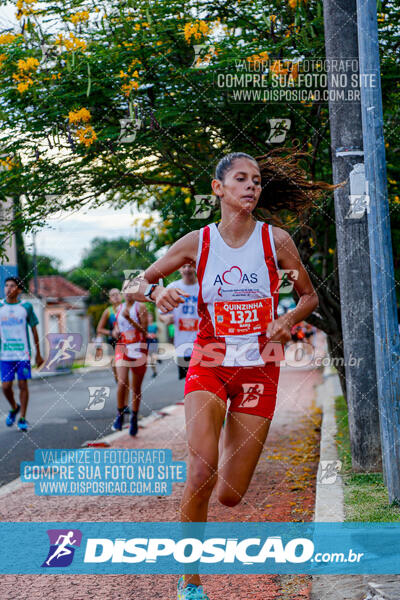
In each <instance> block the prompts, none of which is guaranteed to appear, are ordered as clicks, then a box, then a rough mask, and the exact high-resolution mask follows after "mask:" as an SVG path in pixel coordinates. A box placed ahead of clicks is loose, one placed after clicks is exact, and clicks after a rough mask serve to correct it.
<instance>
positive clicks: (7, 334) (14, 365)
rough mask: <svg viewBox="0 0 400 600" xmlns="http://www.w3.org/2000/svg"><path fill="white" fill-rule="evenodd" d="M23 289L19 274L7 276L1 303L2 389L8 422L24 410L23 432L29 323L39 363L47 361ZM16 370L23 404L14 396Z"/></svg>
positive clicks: (24, 428) (28, 370)
mask: <svg viewBox="0 0 400 600" xmlns="http://www.w3.org/2000/svg"><path fill="white" fill-rule="evenodd" d="M22 291H23V284H22V281H21V280H20V278H19V277H7V279H6V281H5V288H4V295H5V299H4V300H2V301H1V302H0V338H1V349H0V368H1V381H2V388H3V392H4V395H5V397H6V398H7V400H8V401H9V403H10V405H11V410H10V412H9V413H8V416H7V418H6V425H7V426H8V427H11V426H12V425H13V424H14V422H15V419H16V416H17V414H18V413H19V411H21V415H20V418H19V419H18V423H17V426H18V429H20V430H21V431H27V430H28V423H27V421H26V419H25V416H26V409H27V407H28V398H29V395H28V379H30V378H31V362H30V356H31V349H30V344H29V334H28V325H29V326H30V327H31V328H32V333H33V339H34V341H35V347H36V365H37V366H38V367H40V366H41V365H42V364H43V362H44V361H43V358H42V356H41V354H40V347H39V336H38V333H37V329H36V325H37V324H38V323H39V321H38V318H37V316H36V315H35V313H34V311H33V307H32V304H31V303H30V302H21V301H20V300H18V296H19V294H20V293H21V292H22ZM15 373H17V376H18V387H19V400H20V404H17V403H16V402H15V399H14V392H13V381H14V377H15Z"/></svg>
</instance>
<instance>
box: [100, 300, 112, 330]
mask: <svg viewBox="0 0 400 600" xmlns="http://www.w3.org/2000/svg"><path fill="white" fill-rule="evenodd" d="M108 310H109V309H108V307H107V308H105V309H104V311H103V314H102V315H101V317H100V321H99V324H98V325H97V329H96V333H97V334H100V335H111V334H112V331H111V330H110V329H107V328H106V323H107V319H108V317H109V314H108Z"/></svg>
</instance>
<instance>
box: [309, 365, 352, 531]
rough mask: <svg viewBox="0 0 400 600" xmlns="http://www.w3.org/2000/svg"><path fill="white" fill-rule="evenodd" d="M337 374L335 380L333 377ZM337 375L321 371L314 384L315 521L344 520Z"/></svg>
mask: <svg viewBox="0 0 400 600" xmlns="http://www.w3.org/2000/svg"><path fill="white" fill-rule="evenodd" d="M335 378H336V381H335ZM338 381H339V378H338V376H337V375H333V374H331V373H329V371H328V372H327V370H325V371H324V382H323V383H322V384H321V385H320V386H318V388H317V404H318V406H320V407H321V408H322V426H321V446H320V460H319V465H318V472H317V486H316V494H315V496H316V497H315V512H314V521H317V522H321V521H324V522H338V521H344V517H345V515H344V494H343V480H342V477H341V475H340V474H339V472H335V471H339V470H340V468H341V464H340V461H339V457H338V452H337V447H336V440H335V435H336V433H337V427H336V417H335V396H337V395H338V388H337V385H338ZM329 465H331V466H332V471H333V474H332V475H331V476H330V477H327V469H328V467H329Z"/></svg>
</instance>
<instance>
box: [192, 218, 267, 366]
mask: <svg viewBox="0 0 400 600" xmlns="http://www.w3.org/2000/svg"><path fill="white" fill-rule="evenodd" d="M196 269H197V277H198V280H199V300H198V312H199V317H200V324H199V330H198V334H197V338H196V341H198V342H199V343H200V344H201V345H202V346H204V345H205V343H208V342H213V341H217V342H223V344H222V348H223V361H222V362H221V363H220V364H221V366H240V365H242V366H246V365H247V366H250V365H264V364H265V360H264V359H263V357H262V356H261V353H262V349H263V347H264V345H265V344H266V341H267V340H266V330H267V325H268V323H269V322H270V321H272V320H273V319H276V318H277V316H278V314H277V308H278V300H279V291H278V289H279V275H278V263H277V258H276V251H275V245H274V239H273V235H272V226H271V225H268V224H267V223H263V222H261V221H257V222H256V226H255V228H254V230H253V232H252V234H251V236H250V237H249V239H248V240H247V242H246V243H245V244H244V245H243V246H240V247H239V248H231V247H230V246H228V245H227V244H226V243H225V242H224V240H223V238H222V236H221V234H220V233H219V231H218V228H217V226H216V224H215V223H212V224H211V225H207V226H206V227H203V228H202V229H200V237H199V246H198V252H197V259H196Z"/></svg>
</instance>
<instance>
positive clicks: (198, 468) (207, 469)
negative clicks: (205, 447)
mask: <svg viewBox="0 0 400 600" xmlns="http://www.w3.org/2000/svg"><path fill="white" fill-rule="evenodd" d="M216 481H217V470H216V469H214V468H213V467H212V466H211V465H209V464H207V461H206V460H204V459H202V458H200V457H194V458H192V459H191V461H190V467H189V471H188V485H189V486H190V487H191V488H193V489H194V490H196V494H197V495H203V494H204V495H208V494H211V492H212V490H213V488H214V486H215V483H216Z"/></svg>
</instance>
